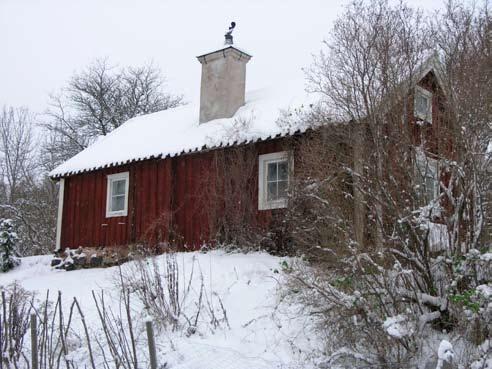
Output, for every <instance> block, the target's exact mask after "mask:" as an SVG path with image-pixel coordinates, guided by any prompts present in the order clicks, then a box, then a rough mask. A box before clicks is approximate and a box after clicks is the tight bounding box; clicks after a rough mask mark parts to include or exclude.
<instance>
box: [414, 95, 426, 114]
mask: <svg viewBox="0 0 492 369" xmlns="http://www.w3.org/2000/svg"><path fill="white" fill-rule="evenodd" d="M427 106H428V99H427V98H426V97H425V96H422V95H418V96H417V98H416V99H415V109H416V111H417V112H418V113H419V114H422V115H424V116H425V115H427Z"/></svg>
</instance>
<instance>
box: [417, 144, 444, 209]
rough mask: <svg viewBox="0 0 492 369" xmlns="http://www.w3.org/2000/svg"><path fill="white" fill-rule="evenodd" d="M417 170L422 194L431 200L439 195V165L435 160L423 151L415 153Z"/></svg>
mask: <svg viewBox="0 0 492 369" xmlns="http://www.w3.org/2000/svg"><path fill="white" fill-rule="evenodd" d="M417 172H418V176H419V180H420V189H421V193H422V196H425V199H426V200H427V201H432V200H434V199H436V198H437V197H438V196H439V182H440V180H439V165H438V162H437V160H435V159H432V158H429V157H427V156H426V155H425V154H423V153H418V154H417Z"/></svg>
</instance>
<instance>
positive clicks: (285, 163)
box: [258, 151, 294, 210]
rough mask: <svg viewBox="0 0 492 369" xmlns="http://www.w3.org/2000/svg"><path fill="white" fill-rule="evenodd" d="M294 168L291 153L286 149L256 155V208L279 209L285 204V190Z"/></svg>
mask: <svg viewBox="0 0 492 369" xmlns="http://www.w3.org/2000/svg"><path fill="white" fill-rule="evenodd" d="M293 169H294V161H293V159H292V155H290V154H289V152H287V151H282V152H275V153H272V154H265V155H260V156H259V157H258V172H259V173H258V209H259V210H268V209H279V208H285V207H286V206H287V190H288V188H289V182H290V177H291V174H292V171H293Z"/></svg>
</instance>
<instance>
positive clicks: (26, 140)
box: [0, 106, 35, 203]
mask: <svg viewBox="0 0 492 369" xmlns="http://www.w3.org/2000/svg"><path fill="white" fill-rule="evenodd" d="M33 123H34V116H33V114H31V113H30V112H29V111H28V110H27V109H26V108H18V109H15V108H13V107H6V106H4V107H3V108H2V112H1V115H0V151H1V153H2V160H1V169H2V175H3V180H4V181H6V184H7V187H6V191H7V194H6V197H7V201H8V202H9V203H12V202H13V201H15V199H16V196H17V192H18V191H19V186H20V185H21V183H22V182H31V181H33V180H34V178H33V174H34V168H35V164H34V138H33V131H32V130H33Z"/></svg>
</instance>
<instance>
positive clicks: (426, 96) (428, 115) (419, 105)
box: [413, 86, 432, 123]
mask: <svg viewBox="0 0 492 369" xmlns="http://www.w3.org/2000/svg"><path fill="white" fill-rule="evenodd" d="M413 106H414V109H413V110H414V115H415V118H416V119H417V120H420V121H424V122H427V123H432V92H430V91H428V90H426V89H424V88H422V87H419V86H417V87H415V96H414V102H413Z"/></svg>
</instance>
